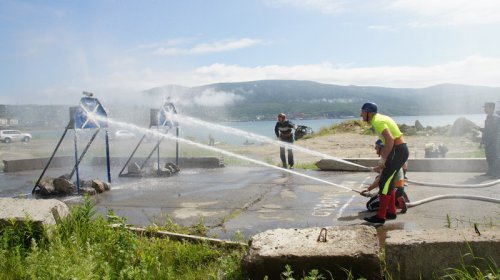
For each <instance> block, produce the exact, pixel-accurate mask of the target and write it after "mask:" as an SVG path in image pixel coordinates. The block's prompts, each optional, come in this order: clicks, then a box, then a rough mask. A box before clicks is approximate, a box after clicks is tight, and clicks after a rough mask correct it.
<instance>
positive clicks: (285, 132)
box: [274, 113, 297, 169]
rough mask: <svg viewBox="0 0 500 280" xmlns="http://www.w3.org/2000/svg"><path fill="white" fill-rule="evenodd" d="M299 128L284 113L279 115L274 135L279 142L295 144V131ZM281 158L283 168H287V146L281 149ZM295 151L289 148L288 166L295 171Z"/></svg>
mask: <svg viewBox="0 0 500 280" xmlns="http://www.w3.org/2000/svg"><path fill="white" fill-rule="evenodd" d="M296 128H297V126H296V125H295V124H294V123H292V122H291V121H289V120H287V119H286V115H285V114H284V113H280V114H279V115H278V121H277V122H276V125H275V126H274V133H275V134H276V137H278V139H279V140H281V141H283V142H286V143H290V144H293V131H292V130H293V129H296ZM280 158H281V163H282V164H283V168H287V162H286V156H285V146H281V147H280ZM293 164H294V161H293V151H292V148H290V147H289V148H288V165H289V166H290V169H293Z"/></svg>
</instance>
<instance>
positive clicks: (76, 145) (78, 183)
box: [74, 129, 80, 194]
mask: <svg viewBox="0 0 500 280" xmlns="http://www.w3.org/2000/svg"><path fill="white" fill-rule="evenodd" d="M74 135H75V137H74V142H75V167H76V191H77V193H78V194H80V173H79V172H78V144H77V142H78V140H77V137H76V129H75V134H74Z"/></svg>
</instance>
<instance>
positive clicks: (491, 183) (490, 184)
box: [405, 179, 500, 188]
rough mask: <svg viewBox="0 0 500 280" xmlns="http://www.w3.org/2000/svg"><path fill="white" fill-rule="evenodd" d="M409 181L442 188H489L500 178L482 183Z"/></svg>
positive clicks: (409, 181) (497, 182)
mask: <svg viewBox="0 0 500 280" xmlns="http://www.w3.org/2000/svg"><path fill="white" fill-rule="evenodd" d="M405 181H406V182H408V183H412V184H415V185H422V186H429V187H440V188H487V187H491V186H494V185H497V184H500V179H499V180H495V181H492V182H488V183H482V184H439V183H430V182H417V181H413V180H405Z"/></svg>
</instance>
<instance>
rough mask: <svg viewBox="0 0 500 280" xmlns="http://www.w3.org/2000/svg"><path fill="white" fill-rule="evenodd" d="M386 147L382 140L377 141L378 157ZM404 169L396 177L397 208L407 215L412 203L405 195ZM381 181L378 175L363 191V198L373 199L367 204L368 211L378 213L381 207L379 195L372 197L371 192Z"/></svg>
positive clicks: (377, 169) (376, 169)
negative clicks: (408, 206) (407, 204)
mask: <svg viewBox="0 0 500 280" xmlns="http://www.w3.org/2000/svg"><path fill="white" fill-rule="evenodd" d="M383 147H384V144H383V143H382V140H380V139H377V141H376V142H375V151H376V152H377V155H378V156H380V152H381V151H382V148H383ZM403 170H404V167H403V168H401V169H399V171H398V172H397V173H396V175H395V176H394V181H395V183H394V186H395V187H396V208H398V209H401V213H406V211H407V209H408V208H407V207H406V203H407V202H410V200H409V199H408V196H407V195H406V193H405V187H404V185H405V179H404V172H403ZM375 171H377V172H379V173H380V171H382V170H381V169H380V168H378V167H377V168H375ZM379 180H380V175H378V176H377V177H376V178H375V180H374V181H373V183H372V184H371V185H370V186H368V188H366V189H365V190H363V191H361V193H360V194H361V195H363V196H369V197H371V198H370V200H368V202H366V209H368V211H378V208H379V206H380V197H379V195H378V194H376V195H373V196H372V195H370V191H371V190H373V189H375V188H377V187H378V184H379Z"/></svg>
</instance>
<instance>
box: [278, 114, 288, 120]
mask: <svg viewBox="0 0 500 280" xmlns="http://www.w3.org/2000/svg"><path fill="white" fill-rule="evenodd" d="M279 118H286V115H285V113H280V114H279V115H278V119H279Z"/></svg>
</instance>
